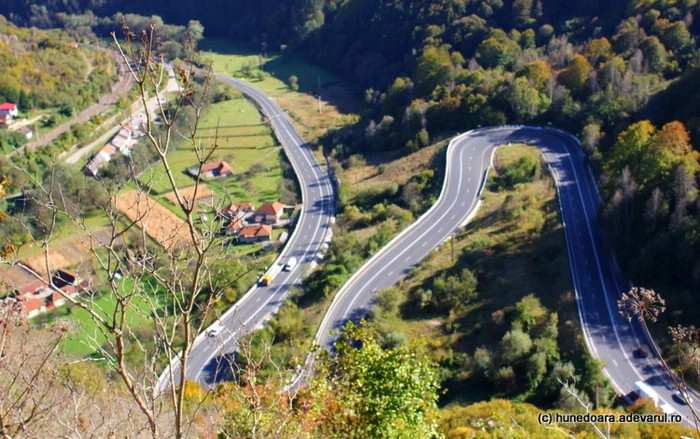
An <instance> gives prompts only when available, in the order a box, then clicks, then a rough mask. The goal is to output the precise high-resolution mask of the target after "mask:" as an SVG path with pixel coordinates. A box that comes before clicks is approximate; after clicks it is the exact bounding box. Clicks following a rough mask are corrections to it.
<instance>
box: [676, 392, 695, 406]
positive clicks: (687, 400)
mask: <svg viewBox="0 0 700 439" xmlns="http://www.w3.org/2000/svg"><path fill="white" fill-rule="evenodd" d="M673 399H675V400H676V401H678V402H680V403H681V404H692V403H693V398H691V397H690V395H689V394H688V392H682V393H681V391H680V390H676V391H675V392H673Z"/></svg>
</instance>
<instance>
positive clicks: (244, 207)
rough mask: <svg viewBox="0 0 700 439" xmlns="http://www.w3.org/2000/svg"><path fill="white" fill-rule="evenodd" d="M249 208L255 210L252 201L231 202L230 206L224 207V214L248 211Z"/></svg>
mask: <svg viewBox="0 0 700 439" xmlns="http://www.w3.org/2000/svg"><path fill="white" fill-rule="evenodd" d="M251 210H255V206H254V205H253V203H240V204H236V203H232V204H231V205H230V206H228V207H227V208H226V209H224V215H234V214H236V213H237V212H250V211H251Z"/></svg>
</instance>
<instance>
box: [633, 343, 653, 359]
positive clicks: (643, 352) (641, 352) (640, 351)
mask: <svg viewBox="0 0 700 439" xmlns="http://www.w3.org/2000/svg"><path fill="white" fill-rule="evenodd" d="M634 356H635V357H637V358H647V357H648V356H649V349H647V347H646V346H639V347H638V348H637V349H635V350H634Z"/></svg>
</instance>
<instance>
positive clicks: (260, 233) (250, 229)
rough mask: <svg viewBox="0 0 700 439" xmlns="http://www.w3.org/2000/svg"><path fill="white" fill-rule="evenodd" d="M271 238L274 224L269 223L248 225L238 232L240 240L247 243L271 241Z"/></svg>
mask: <svg viewBox="0 0 700 439" xmlns="http://www.w3.org/2000/svg"><path fill="white" fill-rule="evenodd" d="M271 238H272V226H267V225H260V224H256V225H253V226H246V227H243V228H242V229H241V230H240V231H239V232H238V242H241V243H246V244H250V243H254V242H262V241H269V240H270V239H271Z"/></svg>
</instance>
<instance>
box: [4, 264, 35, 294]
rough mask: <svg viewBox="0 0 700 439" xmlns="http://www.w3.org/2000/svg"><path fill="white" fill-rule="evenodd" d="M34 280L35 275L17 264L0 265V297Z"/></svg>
mask: <svg viewBox="0 0 700 439" xmlns="http://www.w3.org/2000/svg"><path fill="white" fill-rule="evenodd" d="M33 280H36V277H34V275H32V274H31V273H30V272H29V271H27V270H25V269H24V268H22V267H20V266H19V265H4V266H0V298H2V297H5V296H8V295H11V293H12V291H14V290H15V289H17V288H19V287H21V286H22V285H25V284H28V283H29V282H31V281H33Z"/></svg>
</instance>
